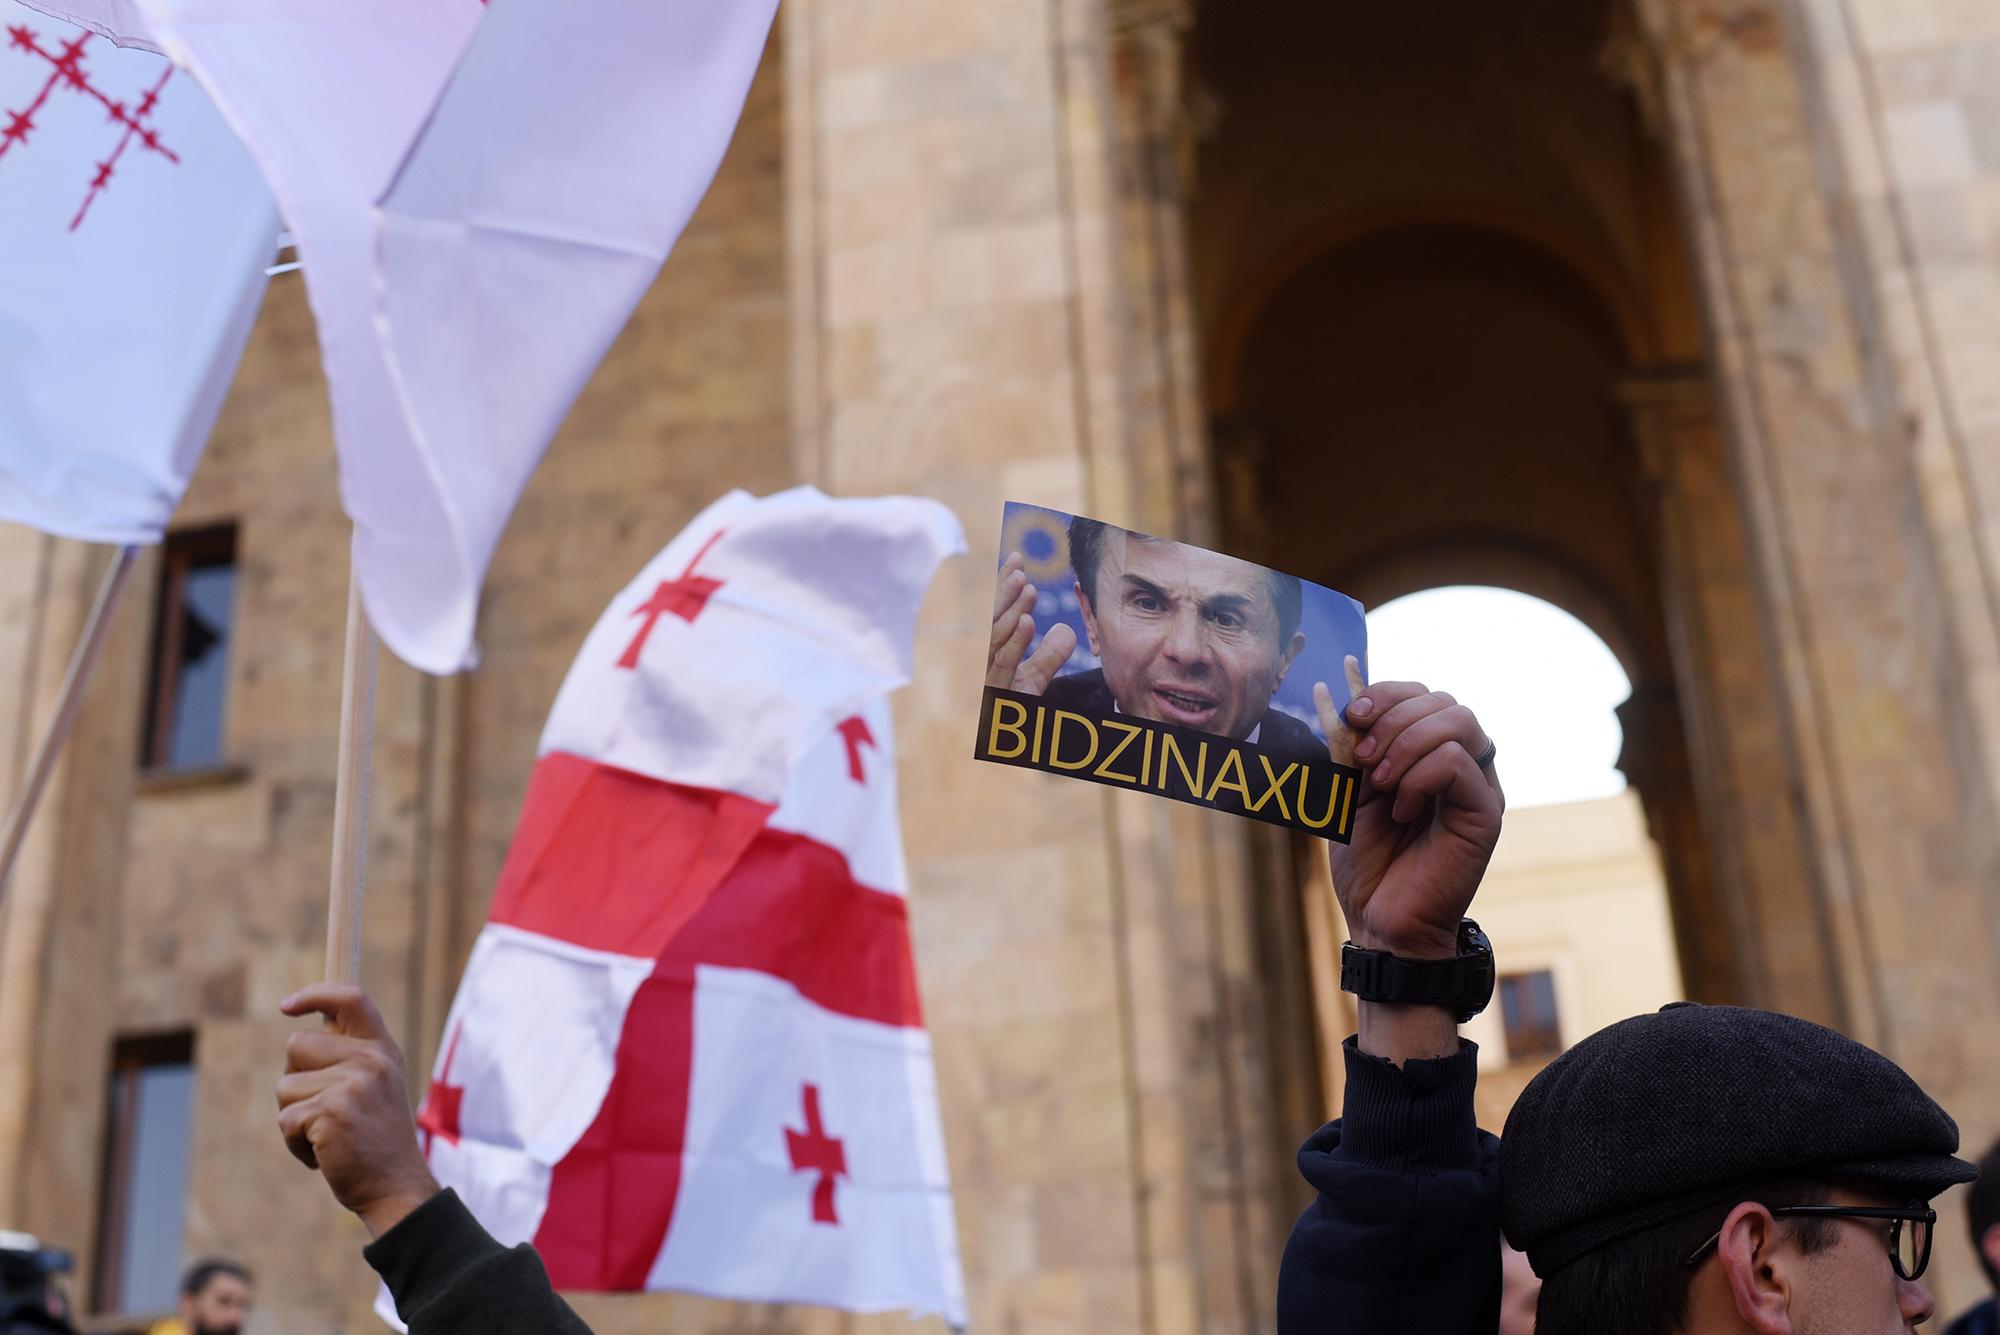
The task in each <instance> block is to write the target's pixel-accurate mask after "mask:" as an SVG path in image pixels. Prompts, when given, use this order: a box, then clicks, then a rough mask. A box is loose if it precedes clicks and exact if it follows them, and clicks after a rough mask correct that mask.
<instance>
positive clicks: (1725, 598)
mask: <svg viewBox="0 0 2000 1335" xmlns="http://www.w3.org/2000/svg"><path fill="white" fill-rule="evenodd" d="M1619 397H1620V400H1621V402H1622V403H1623V405H1624V408H1625V411H1626V415H1627V421H1628V423H1629V426H1630V429H1631V432H1632V436H1633V441H1634V444H1635V446H1636V447H1637V449H1638V451H1639V460H1640V469H1641V475H1642V476H1643V477H1644V479H1645V486H1646V491H1647V501H1648V510H1649V512H1650V514H1651V516H1652V520H1653V528H1654V535H1655V543H1654V549H1655V550H1656V551H1657V552H1658V553H1659V560H1660V565H1661V570H1660V583H1661V588H1662V590H1663V594H1664V596H1663V599H1662V603H1663V606H1664V609H1665V612H1666V618H1667V633H1668V639H1669V643H1670V646H1671V649H1672V652H1673V656H1674V676H1675V680H1676V683H1677V686H1678V696H1679V698H1678V701H1676V700H1674V699H1667V700H1664V701H1653V702H1650V703H1649V702H1645V701H1641V700H1640V699H1639V698H1638V697H1636V696H1635V697H1634V699H1633V701H1632V702H1631V704H1630V705H1629V706H1628V707H1627V709H1626V710H1621V711H1620V712H1621V715H1624V714H1626V713H1628V712H1630V713H1631V714H1632V715H1633V716H1632V717H1631V718H1629V719H1627V720H1626V722H1627V733H1626V737H1627V752H1628V754H1632V755H1654V756H1664V755H1666V753H1668V752H1672V753H1674V754H1675V755H1676V756H1684V757H1685V758H1686V762H1687V763H1691V764H1692V767H1693V768H1692V772H1688V771H1687V770H1686V769H1685V767H1684V765H1681V764H1676V765H1675V768H1676V769H1679V770H1680V772H1679V773H1677V774H1673V775H1667V774H1660V773H1655V774H1650V775H1642V774H1634V775H1633V781H1634V783H1635V784H1637V785H1638V786H1639V788H1640V791H1641V794H1642V796H1643V797H1644V799H1645V802H1646V810H1647V816H1648V819H1649V820H1650V821H1651V822H1652V825H1653V831H1654V837H1655V838H1656V839H1657V840H1658V841H1659V843H1660V848H1661V853H1662V856H1663V857H1664V858H1665V860H1666V862H1667V864H1668V868H1669V871H1670V874H1671V876H1672V879H1673V883H1674V885H1675V887H1676V893H1675V896H1674V912H1675V933H1676V935H1677V937H1678V938H1679V940H1680V944H1681V961H1682V969H1683V972H1684V974H1685V977H1686V980H1687V985H1688V995H1689V996H1691V997H1693V998H1695V999H1696V1000H1700V1001H1736V1002H1740V1003H1745V1004H1749V1005H1761V1006H1776V1005H1779V1004H1781V1003H1780V999H1781V998H1782V1004H1783V1005H1784V1007H1785V1008H1786V1009H1789V1010H1791V1011H1793V1012H1794V1013H1796V1014H1799V1015H1804V1016H1806V1017H1808V1018H1811V1019H1816V1020H1820V1021H1822V1022H1823V1023H1835V1022H1838V1020H1839V1019H1840V1018H1841V1017H1840V1011H1839V1008H1838V1004H1837V993H1836V983H1835V980H1834V978H1833V977H1832V969H1833V959H1832V943H1831V941H1830V939H1829V937H1828V931H1827V927H1826V923H1825V921H1824V919H1825V908H1824V904H1823V901H1822V898H1821V894H1820V889H1819V886H1820V880H1819V874H1818V871H1817V869H1816V868H1814V867H1813V866H1812V864H1811V863H1810V861H1809V860H1808V857H1807V854H1808V849H1807V847H1806V844H1805V842H1804V837H1803V828H1804V813H1803V811H1802V810H1801V809H1800V803H1799V785H1798V783H1797V781H1796V774H1797V759H1796V756H1795V755H1794V752H1793V747H1792V743H1791V736H1790V730H1789V726H1788V719H1787V716H1786V713H1785V709H1784V707H1783V701H1782V698H1781V696H1780V695H1779V690H1778V683H1777V680H1776V678H1775V674H1774V673H1773V671H1772V659H1771V655H1770V652H1769V647H1768V646H1769V637H1768V635H1767V630H1766V626H1767V619H1766V617H1765V616H1764V614H1763V609H1762V607H1761V605H1760V603H1759V601H1758V590H1757V584H1756V579H1755V574H1754V571H1753V569H1752V566H1751V561H1750V546H1749V540H1748V538H1747V537H1746V535H1745V533H1744V529H1743V516H1742V507H1741V502H1740V499H1739V496H1738V493H1737V489H1736V480H1735V478H1734V477H1733V476H1732V475H1731V473H1730V460H1729V457H1728V446H1727V443H1726V442H1725V441H1724V439H1723V436H1722V431H1721V428H1720V425H1719V424H1718V423H1717V421H1716V419H1715V413H1714V410H1713V408H1712V394H1711V390H1710V387H1709V384H1708V381H1707V379H1706V377H1705V375H1704V374H1702V373H1701V372H1700V371H1698V370H1696V369H1694V368H1683V369H1673V368H1668V369H1662V370H1656V371H1653V372H1650V373H1647V374H1644V375H1638V376H1634V377H1632V378H1630V379H1628V380H1627V381H1626V382H1625V384H1624V385H1622V386H1621V387H1620V395H1619ZM1683 706H1684V707H1683ZM1683 728H1685V734H1684V735H1685V739H1686V741H1685V746H1683V745H1682V742H1681V735H1682V733H1683ZM1635 729H1636V731H1635ZM1668 733H1671V734H1672V735H1667V734H1668ZM1649 736H1650V737H1651V738H1652V741H1651V742H1650V743H1648V742H1647V741H1645V740H1644V739H1647V738H1648V737H1649ZM1667 763H1670V762H1667V761H1664V760H1659V761H1656V762H1655V765H1660V764H1667ZM1703 845H1705V846H1706V852H1705V853H1704V852H1703Z"/></svg>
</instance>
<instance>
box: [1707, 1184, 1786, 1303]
mask: <svg viewBox="0 0 2000 1335" xmlns="http://www.w3.org/2000/svg"><path fill="white" fill-rule="evenodd" d="M1781 1241H1782V1233H1781V1231H1780V1229H1779V1227H1778V1221H1777V1220H1776V1219H1774V1218H1772V1217H1771V1212H1770V1211H1769V1210H1768V1209H1766V1208H1765V1207H1764V1206H1762V1205H1759V1204H1757V1202H1755V1201H1745V1202H1743V1203H1742V1204H1741V1205H1739V1206H1737V1207H1736V1208H1735V1209H1733V1210H1731V1211H1730V1212H1729V1217H1728V1218H1727V1219H1725V1220H1723V1222H1722V1238H1721V1241H1720V1242H1718V1243H1717V1244H1716V1249H1715V1253H1716V1264H1717V1265H1719V1266H1721V1268H1722V1274H1723V1279H1724V1281H1725V1282H1726V1283H1727V1284H1728V1285H1729V1296H1730V1298H1731V1299H1732V1300H1733V1301H1734V1302H1735V1304H1736V1315H1737V1316H1738V1317H1739V1318H1741V1320H1742V1321H1743V1324H1744V1325H1745V1326H1746V1327H1748V1328H1749V1329H1751V1330H1754V1331H1756V1332H1757V1335H1793V1330H1792V1293H1793V1291H1794V1289H1795V1288H1796V1287H1797V1284H1798V1280H1799V1275H1798V1265H1799V1259H1800V1258H1799V1256H1798V1253H1797V1252H1796V1251H1793V1250H1790V1249H1788V1248H1783V1247H1781V1246H1780V1243H1781Z"/></svg>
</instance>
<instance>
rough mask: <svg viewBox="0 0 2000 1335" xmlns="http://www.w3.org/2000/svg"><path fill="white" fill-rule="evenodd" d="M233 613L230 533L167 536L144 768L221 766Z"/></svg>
mask: <svg viewBox="0 0 2000 1335" xmlns="http://www.w3.org/2000/svg"><path fill="white" fill-rule="evenodd" d="M235 610H236V530H235V529H234V528H233V527H227V528H208V529H200V530H196V531H193V532H187V533H174V534H169V535H168V537H167V541H166V543H165V544H164V545H163V547H162V550H161V570H160V599H159V611H158V615H157V617H156V619H155V622H154V627H155V629H154V632H153V675H152V696H151V700H150V702H149V704H148V707H147V710H146V736H145V738H144V745H143V754H142V757H141V759H142V763H143V764H144V765H145V767H146V768H147V769H149V770H188V769H205V768H208V767H210V766H214V765H220V764H221V763H222V760H223V755H222V722H223V715H224V707H225V706H226V704H227V703H228V691H229V639H230V631H231V628H232V624H233V622H234V619H235Z"/></svg>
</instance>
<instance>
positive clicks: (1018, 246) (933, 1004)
mask: <svg viewBox="0 0 2000 1335" xmlns="http://www.w3.org/2000/svg"><path fill="white" fill-rule="evenodd" d="M1141 9H1142V7H1137V6H1128V5H1118V6H1110V5H1107V3H1106V0H1057V3H1055V4H1048V3H1043V2H1041V0H992V3H980V4H977V5H973V4H965V3H962V0H924V2H923V3H917V4H904V5H898V6H893V7H891V6H883V5H879V4H875V3H870V2H869V0H790V2H789V3H788V4H787V6H786V13H787V17H786V28H785V41H786V44H787V45H786V76H787V84H786V102H787V110H786V119H787V125H788V127H789V132H790V136H791V137H790V140H789V143H788V164H787V176H788V186H787V197H788V201H789V206H790V209H791V213H792V216H791V219H790V222H789V227H788V230H789V235H790V247H789V251H790V257H791V265H792V272H791V275H790V281H791V285H792V307H791V309H792V317H793V321H794V328H793V339H792V347H793V355H794V386H795V392H796V393H797V394H798V395H799V396H800V397H801V398H802V400H803V401H802V402H798V403H795V405H794V407H795V412H794V430H795V434H796V438H797V441H798V455H799V458H800V460H801V467H802V470H803V471H804V472H805V473H806V475H807V476H809V477H812V478H815V479H817V480H818V481H820V483H821V485H823V486H827V487H829V488H830V489H833V490H836V491H840V492H846V493H860V492H878V491H897V490H905V491H918V492H922V493H924V494H927V495H930V496H933V497H936V498H938V499H940V500H943V501H945V502H946V503H947V504H950V505H951V506H952V507H953V508H954V509H955V510H956V511H957V512H958V514H959V515H960V517H961V518H962V519H963V520H964V521H965V525H966V529H967V532H968V535H969V538H970V542H971V548H972V555H971V557H970V558H969V559H968V560H966V561H963V562H958V563H955V564H954V565H953V566H951V567H949V568H948V569H947V570H946V572H945V574H944V575H943V576H942V577H941V578H940V580H939V583H938V587H937V589H936V591H935V593H934V595H933V599H932V605H931V608H930V610H929V613H928V614H927V616H926V617H925V619H924V621H923V623H922V626H921V629H920V633H919V662H918V670H917V676H916V682H915V685H914V686H913V687H912V688H911V689H909V690H908V691H906V692H904V694H903V696H902V698H901V700H900V703H899V715H898V729H899V734H900V735H899V737H898V746H899V749H900V754H901V759H902V765H903V772H904V773H903V777H904V813H903V815H904V830H905V838H906V842H907V845H908V849H909V854H910V862H911V875H912V882H913V886H914V890H913V895H912V918H913V921H914V925H915V930H916V934H917V960H918V970H919V974H920V978H921V982H922V985H923V988H924V994H925V1001H926V1007H927V1012H928V1015H929V1018H930V1022H931V1027H932V1031H933V1034H934V1036H935V1039H936V1049H937V1053H938V1067H939V1078H940V1084H941V1089H942V1095H943V1102H944V1111H945V1123H946V1125H945V1133H946V1138H947V1142H948V1145H949V1148H950V1152H951V1162H952V1171H953V1179H954V1187H955V1189H956V1191H957V1196H958V1218H959V1223H960V1227H961V1230H962V1233H963V1243H964V1254H965V1261H966V1269H967V1278H968V1282H969V1288H970V1296H971V1302H972V1325H973V1328H975V1329H989V1328H990V1329H995V1330H1005V1329H1012V1328H1019V1329H1024V1330H1029V1329H1031V1330H1034V1331H1037V1332H1061V1331H1069V1330H1075V1331H1085V1330H1088V1331H1092V1332H1098V1331H1107V1330H1112V1331H1143V1332H1149V1333H1154V1332H1157V1333H1158V1335H1169V1333H1172V1332H1194V1331H1225V1330H1227V1331H1240V1330H1244V1329H1252V1328H1256V1326H1257V1325H1258V1324H1259V1323H1260V1321H1264V1320H1265V1319H1266V1318H1264V1317H1261V1316H1260V1315H1259V1314H1260V1313H1266V1312H1268V1309H1269V1307H1270V1304H1271V1301H1272V1295H1273V1291H1274V1285H1275V1269H1276V1261H1277V1256H1278V1250H1279V1248H1280V1246H1281V1244H1282V1234H1281V1233H1280V1232H1279V1231H1278V1229H1277V1226H1276V1225H1275V1223H1274V1222H1273V1221H1274V1220H1275V1218H1276V1211H1275V1210H1274V1209H1273V1208H1272V1203H1273V1201H1274V1200H1275V1199H1276V1196H1277V1193H1278V1190H1279V1189H1278V1188H1277V1187H1276V1186H1275V1185H1274V1183H1275V1180H1276V1176H1277V1171H1278V1170H1277V1164H1278V1159H1279V1155H1278V1154H1277V1152H1276V1149H1275V1147H1276V1146H1277V1145H1279V1144H1280V1143H1281V1141H1291V1142H1295V1141H1296V1140H1297V1138H1298V1137H1299V1136H1301V1135H1303V1134H1304V1133H1305V1131H1306V1130H1308V1129H1309V1128H1308V1127H1302V1126H1301V1127H1292V1126H1287V1127H1285V1128H1284V1129H1283V1132H1282V1137H1281V1136H1280V1134H1279V1133H1278V1132H1277V1131H1275V1130H1274V1129H1273V1128H1272V1126H1271V1121H1270V1104H1271V1099H1270V1097H1269V1089H1270V1080H1271V1076H1270V1071H1269V1066H1268V1062H1267V1061H1266V1058H1265V1055H1264V1045H1265V1042H1266V1030H1265V1019H1264V1014H1263V1010H1262V998H1261V985H1260V982H1259V980H1260V977H1261V975H1262V970H1263V968H1264V962H1265V960H1264V954H1263V944H1262V942H1261V941H1260V939H1259V938H1258V936H1257V933H1256V932H1255V930H1254V922H1255V918H1254V915H1253V914H1252V912H1251V911H1250V910H1251V907H1252V905H1253V896H1254V894H1256V893H1257V892H1258V887H1257V886H1256V884H1255V879H1254V876H1253V874H1252V872H1251V870H1250V867H1249V863H1248V859H1247V847H1248V846H1247V844H1245V843H1244V841H1243V838H1242V835H1241V832H1240V831H1238V830H1236V829H1234V828H1233V827H1232V825H1231V823H1230V822H1229V821H1228V820H1227V819H1226V818H1221V817H1216V816H1214V815H1213V814H1211V813H1205V812H1200V811H1196V810H1194V809H1191V808H1173V807H1170V806H1169V805H1168V804H1163V803H1161V802H1159V801H1157V800H1156V799H1150V798H1146V797H1144V796H1139V795H1133V794H1114V793H1109V792H1106V791H1104V790H1101V789H1096V788H1088V787H1082V786H1079V785H1077V784H1074V783H1063V782H1061V781H1057V780H1052V779H1048V778H1045V777H1041V776H1035V775H1024V774H1021V773H1018V772H1013V771H1006V770H1001V769H998V768H996V767H990V766H980V765H975V764H973V763H972V762H971V761H970V760H969V758H968V756H969V751H970V743H971V736H970V729H971V726H972V722H973V719H974V718H975V716H976V707H977V701H978V695H979V683H980V679H981V676H982V672H981V668H982V665H983V661H984V650H985V642H986V625H985V615H984V614H985V609H986V608H988V607H989V606H990V604H991V598H992V579H993V574H992V572H993V561H994V557H995V552H996V548H997V543H998V536H999V535H998V520H999V512H1000V506H1001V503H1002V502H1003V501H1004V500H1008V499H1019V500H1027V501H1035V502H1039V503H1042V504H1046V505H1051V506H1054V507H1057V508H1060V509H1064V510H1070V511H1073V512H1078V513H1084V514H1094V515H1098V516H1101V517H1103V518H1106V519H1109V520H1112V521H1114V522H1119V523H1123V524H1126V525H1128V526H1131V527H1134V528H1140V529H1147V530H1150V531H1155V532H1161V533H1174V534H1177V535H1182V536H1188V537H1193V538H1196V539H1198V540H1199V539H1203V538H1206V537H1207V536H1208V535H1209V533H1210V531H1211V530H1212V519H1211V517H1210V508H1209V499H1208V492H1207V486H1206V479H1205V472H1206V466H1205V462H1202V460H1203V459H1204V457H1205V456H1204V454H1203V451H1204V450H1205V443H1204V442H1203V441H1202V439H1201V431H1200V425H1199V424H1200V421H1201V415H1200V413H1199V411H1198V409H1197V408H1195V407H1193V406H1191V405H1192V402H1193V401H1192V399H1191V398H1190V397H1189V396H1190V395H1193V394H1194V393H1195V392H1196V391H1195V389H1194V386H1195V384H1196V377H1195V376H1194V375H1193V373H1192V367H1193V365H1194V360H1193V347H1192V341H1191V332H1190V331H1191V324H1188V323H1187V322H1186V321H1185V319H1183V320H1182V321H1181V324H1180V325H1179V326H1176V324H1175V319H1174V317H1173V316H1171V314H1162V312H1165V311H1169V310H1170V309H1171V307H1172V306H1173V303H1174V302H1176V301H1180V302H1182V303H1184V302H1185V288H1186V283H1185V279H1184V278H1183V277H1181V276H1179V274H1178V273H1177V268H1178V266H1179V263H1180V262H1179V260H1178V259H1177V258H1175V257H1174V253H1173V252H1172V250H1171V247H1170V246H1169V247H1167V248H1165V249H1163V248H1162V247H1161V245H1160V244H1159V242H1158V239H1157V238H1158V236H1159V234H1160V228H1161V227H1162V226H1164V225H1166V223H1167V221H1168V220H1169V219H1170V217H1171V215H1172V212H1173V209H1174V208H1175V207H1177V206H1176V205H1174V204H1173V203H1172V202H1171V200H1172V198H1173V196H1171V195H1170V196H1167V197H1166V199H1167V202H1162V197H1161V196H1160V195H1159V194H1158V193H1157V192H1153V191H1151V190H1150V187H1145V186H1143V185H1142V184H1141V182H1142V181H1143V180H1152V179H1154V178H1152V177H1151V176H1149V175H1148V174H1147V173H1145V172H1142V171H1141V170H1140V169H1139V168H1140V166H1141V164H1142V163H1143V161H1144V160H1145V159H1146V158H1147V156H1148V153H1147V150H1146V147H1145V144H1146V141H1147V139H1148V136H1149V134H1150V131H1148V130H1147V129H1146V127H1147V126H1148V125H1151V124H1153V123H1154V122H1153V120H1151V119H1149V118H1148V117H1147V116H1145V115H1143V114H1141V107H1142V105H1144V106H1151V105H1152V104H1153V102H1152V99H1153V98H1154V96H1155V95H1156V94H1159V93H1160V92H1161V89H1160V87H1159V85H1158V84H1157V82H1156V80H1157V79H1160V78H1165V77H1168V76H1169V75H1170V74H1171V71H1172V70H1173V68H1174V66H1175V59H1176V54H1177V52H1178V43H1179V33H1180V29H1181V28H1182V27H1183V26H1184V25H1185V21H1186V13H1185V7H1183V6H1148V7H1143V9H1144V12H1141ZM1148 238H1150V239H1148ZM1140 240H1144V241H1145V244H1144V246H1143V248H1137V249H1135V247H1138V246H1139V241H1140ZM1163 257H1164V258H1163ZM1135 266H1138V267H1137V268H1135ZM1141 272H1143V273H1145V274H1149V275H1150V277H1146V278H1143V279H1142V278H1139V277H1135V274H1138V273H1141ZM1175 327H1180V328H1181V329H1182V334H1181V335H1178V336H1177V335H1174V334H1172V333H1171V332H1169V331H1171V330H1172V329H1173V328H1175ZM1197 464H1199V466H1196V465H1197Z"/></svg>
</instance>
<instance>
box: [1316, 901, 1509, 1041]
mask: <svg viewBox="0 0 2000 1335" xmlns="http://www.w3.org/2000/svg"><path fill="white" fill-rule="evenodd" d="M1340 990H1341V991H1343V992H1352V993H1353V994H1354V995H1355V996H1357V997H1360V998H1361V999H1362V1000H1363V1001H1386V1002H1392V1003H1396V1004H1399V1005H1405V1006H1442V1007H1444V1008H1445V1009H1446V1010H1448V1011H1451V1012H1452V1013H1453V1014H1455V1015H1457V1016H1458V1022H1459V1023H1460V1024H1464V1023H1465V1022H1466V1021H1467V1020H1470V1019H1471V1018H1472V1017H1473V1016H1475V1015H1477V1014H1479V1012H1481V1011H1483V1010H1485V1009H1486V1006H1487V1003H1488V1002H1490V1001H1492V1000H1493V943H1492V942H1491V941H1488V940H1487V939H1486V933H1484V932H1482V931H1480V930H1479V924H1478V923H1476V922H1474V921H1473V920H1472V919H1470V918H1463V919H1460V920H1459V924H1458V954H1457V955H1456V956H1455V957H1453V958H1451V959H1448V960H1406V959H1403V958H1401V957H1399V956H1396V955H1391V954H1390V953H1389V952H1388V951H1386V950H1363V949H1361V947H1359V946H1357V945H1355V944H1354V943H1353V942H1352V941H1349V942H1347V943H1346V944H1345V945H1343V946H1342V947H1341V948H1340Z"/></svg>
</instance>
